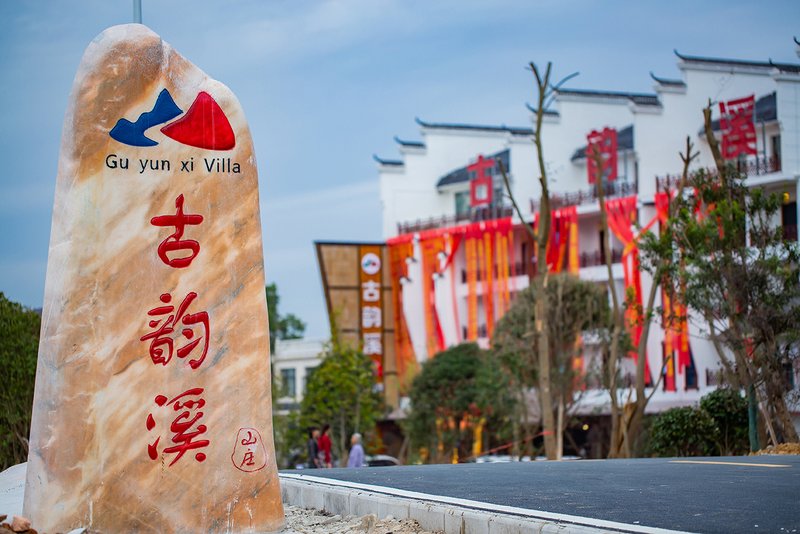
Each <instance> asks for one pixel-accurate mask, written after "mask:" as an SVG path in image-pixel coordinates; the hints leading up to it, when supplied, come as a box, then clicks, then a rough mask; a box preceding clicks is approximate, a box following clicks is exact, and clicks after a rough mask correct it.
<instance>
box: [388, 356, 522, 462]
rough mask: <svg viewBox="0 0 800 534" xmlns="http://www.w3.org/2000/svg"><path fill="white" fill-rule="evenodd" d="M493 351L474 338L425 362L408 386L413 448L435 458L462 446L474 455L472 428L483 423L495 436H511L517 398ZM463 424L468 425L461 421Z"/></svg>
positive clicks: (462, 454)
mask: <svg viewBox="0 0 800 534" xmlns="http://www.w3.org/2000/svg"><path fill="white" fill-rule="evenodd" d="M504 378H505V377H504V376H503V375H502V374H501V373H500V372H499V371H498V369H497V366H496V365H495V362H494V361H493V358H492V355H491V354H490V353H488V352H487V351H483V350H481V349H480V348H478V345H477V344H475V343H462V344H461V345H457V346H455V347H451V348H449V349H447V350H445V351H443V352H440V353H438V354H437V355H436V356H434V358H432V359H431V360H428V361H427V362H425V364H424V365H423V366H422V370H421V372H420V373H419V374H418V375H417V376H416V377H415V378H414V381H413V383H412V384H411V389H410V391H409V397H410V399H411V412H410V413H409V415H408V418H407V419H406V421H405V425H404V427H405V430H406V432H407V433H408V435H409V437H410V439H411V443H412V445H413V446H414V448H425V449H427V450H428V451H430V457H431V458H432V459H433V461H435V462H442V461H445V460H446V459H447V458H449V456H450V453H451V451H452V450H453V449H458V451H459V452H458V454H459V458H464V457H467V456H470V454H471V451H472V447H473V442H472V441H473V429H474V427H475V426H476V425H481V427H482V428H484V429H485V430H486V434H487V435H488V436H489V437H490V440H491V439H492V438H494V439H503V438H505V437H507V431H508V428H509V415H510V413H511V410H512V405H513V403H514V398H513V397H512V396H511V395H510V392H509V389H508V387H507V386H506V381H505V380H504ZM462 423H463V425H462Z"/></svg>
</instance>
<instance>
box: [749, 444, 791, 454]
mask: <svg viewBox="0 0 800 534" xmlns="http://www.w3.org/2000/svg"><path fill="white" fill-rule="evenodd" d="M752 454H754V455H759V456H761V455H768V454H800V443H781V444H779V445H777V446H775V445H770V446H768V447H767V448H766V449H761V450H760V451H758V452H754V453H752Z"/></svg>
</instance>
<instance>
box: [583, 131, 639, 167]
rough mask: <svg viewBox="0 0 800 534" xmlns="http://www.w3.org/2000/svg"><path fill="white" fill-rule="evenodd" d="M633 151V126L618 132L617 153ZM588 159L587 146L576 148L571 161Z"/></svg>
mask: <svg viewBox="0 0 800 534" xmlns="http://www.w3.org/2000/svg"><path fill="white" fill-rule="evenodd" d="M619 150H633V124H631V125H630V126H626V127H625V128H623V129H621V130H618V131H617V151H619ZM585 157H586V145H583V146H582V147H579V148H576V149H575V152H573V153H572V157H571V158H570V160H571V161H573V162H574V161H578V160H579V159H581V158H585Z"/></svg>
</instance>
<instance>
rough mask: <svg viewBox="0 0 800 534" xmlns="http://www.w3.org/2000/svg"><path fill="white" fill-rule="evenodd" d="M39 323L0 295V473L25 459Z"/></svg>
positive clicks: (27, 311)
mask: <svg viewBox="0 0 800 534" xmlns="http://www.w3.org/2000/svg"><path fill="white" fill-rule="evenodd" d="M40 323H41V318H40V317H39V314H38V313H36V312H34V311H32V310H29V309H26V308H24V307H23V306H21V305H20V304H17V303H16V302H11V301H10V300H8V299H7V298H6V297H5V295H3V293H2V292H0V406H2V408H0V471H2V470H3V469H6V468H8V467H10V466H12V465H15V464H18V463H21V462H25V461H27V459H28V436H29V435H30V426H31V408H32V406H33V386H34V379H35V376H36V358H37V352H38V348H39V327H40Z"/></svg>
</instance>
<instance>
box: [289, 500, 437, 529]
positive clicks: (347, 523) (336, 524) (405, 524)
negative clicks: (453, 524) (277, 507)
mask: <svg viewBox="0 0 800 534" xmlns="http://www.w3.org/2000/svg"><path fill="white" fill-rule="evenodd" d="M284 509H285V511H286V528H284V530H283V531H282V534H365V533H366V534H438V533H439V532H441V531H434V532H431V531H430V530H424V529H423V528H422V527H420V526H419V523H417V522H416V521H415V520H413V519H403V520H400V519H394V518H392V517H391V516H389V517H387V518H386V519H381V520H378V518H377V517H376V516H375V514H370V515H366V516H363V517H358V516H345V517H342V516H340V515H330V514H327V513H325V512H320V511H317V510H307V509H304V508H298V507H296V506H285V507H284Z"/></svg>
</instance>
